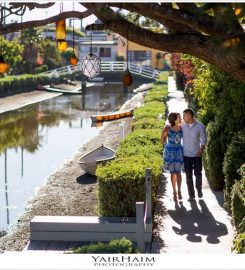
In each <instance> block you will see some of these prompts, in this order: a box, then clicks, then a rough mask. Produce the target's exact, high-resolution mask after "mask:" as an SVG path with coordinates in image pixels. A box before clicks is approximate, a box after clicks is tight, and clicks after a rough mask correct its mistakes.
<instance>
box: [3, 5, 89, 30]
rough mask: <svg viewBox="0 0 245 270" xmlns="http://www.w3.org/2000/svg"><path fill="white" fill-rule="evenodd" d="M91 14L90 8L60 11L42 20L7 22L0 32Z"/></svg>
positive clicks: (79, 17) (84, 16)
mask: <svg viewBox="0 0 245 270" xmlns="http://www.w3.org/2000/svg"><path fill="white" fill-rule="evenodd" d="M92 14H93V13H92V12H91V11H90V10H86V11H83V12H79V11H67V12H63V13H60V14H58V15H56V16H53V17H50V18H47V19H44V20H39V21H27V22H23V23H12V24H7V25H2V28H1V29H0V34H7V33H11V32H16V31H17V30H23V29H26V28H30V27H37V26H42V25H47V24H50V23H54V22H56V21H58V20H61V19H67V18H73V17H74V18H78V19H82V18H86V17H88V16H90V15H92Z"/></svg>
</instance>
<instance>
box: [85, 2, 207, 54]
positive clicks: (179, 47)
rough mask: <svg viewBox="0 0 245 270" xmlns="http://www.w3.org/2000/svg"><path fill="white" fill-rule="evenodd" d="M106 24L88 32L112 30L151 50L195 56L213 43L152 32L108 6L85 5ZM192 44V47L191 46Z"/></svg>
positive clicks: (95, 26) (91, 26)
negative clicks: (208, 44) (207, 44)
mask: <svg viewBox="0 0 245 270" xmlns="http://www.w3.org/2000/svg"><path fill="white" fill-rule="evenodd" d="M83 5H85V6H86V7H87V8H89V9H90V10H93V13H94V14H95V15H96V16H97V17H98V18H99V19H100V20H101V21H103V22H104V23H103V24H93V25H89V26H87V27H86V29H87V30H92V29H96V30H105V29H110V30H112V31H114V32H116V33H118V34H120V35H122V36H123V37H125V38H127V39H128V40H130V41H133V42H135V43H138V44H141V45H143V46H146V47H149V48H155V49H159V50H161V51H168V52H179V51H182V52H184V53H188V54H193V53H194V52H195V50H196V47H198V48H199V49H200V50H201V48H202V47H203V46H204V44H205V43H207V42H211V40H212V39H211V38H210V37H208V36H201V35H195V34H193V35H191V34H179V35H177V34H176V35H171V34H159V33H154V32H152V31H150V30H147V29H144V28H141V27H138V26H136V25H135V24H133V23H130V22H128V21H127V20H126V19H124V18H123V17H122V16H120V15H119V14H118V13H115V12H114V11H112V10H111V9H110V8H109V7H108V6H106V5H103V4H98V3H96V4H91V3H88V4H87V3H86V4H83ZM108 18H110V20H109V19H108ZM190 44H192V46H190Z"/></svg>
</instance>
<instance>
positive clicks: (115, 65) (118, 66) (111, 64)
mask: <svg viewBox="0 0 245 270" xmlns="http://www.w3.org/2000/svg"><path fill="white" fill-rule="evenodd" d="M81 64H82V63H81V62H79V63H78V64H77V65H68V66H64V67H60V68H57V69H54V70H49V71H46V72H44V73H43V74H44V75H48V76H51V77H59V76H60V75H65V74H72V73H75V72H81V70H82V69H81ZM126 68H127V62H123V61H102V62H101V71H102V72H111V71H124V70H125V69H126ZM129 70H130V72H132V73H134V74H139V75H141V76H144V77H147V78H153V79H157V78H158V77H159V74H160V72H159V71H158V70H156V69H153V68H152V67H149V66H142V65H139V64H134V63H129Z"/></svg>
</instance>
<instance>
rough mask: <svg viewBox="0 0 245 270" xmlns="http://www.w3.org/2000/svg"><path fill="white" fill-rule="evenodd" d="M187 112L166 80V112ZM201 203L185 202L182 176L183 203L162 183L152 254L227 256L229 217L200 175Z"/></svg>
mask: <svg viewBox="0 0 245 270" xmlns="http://www.w3.org/2000/svg"><path fill="white" fill-rule="evenodd" d="M185 108H187V104H186V102H185V100H184V96H183V92H181V91H178V90H176V88H175V82H174V80H173V78H172V77H170V78H169V101H168V109H169V112H172V111H177V112H181V113H182V111H183V110H184V109H185ZM203 174H204V175H203V195H204V196H203V199H201V200H200V199H198V198H197V199H196V200H195V201H194V202H192V203H190V202H188V193H187V186H186V178H185V175H184V174H183V175H182V176H183V182H182V183H183V184H182V195H183V200H181V201H179V202H177V203H175V202H174V201H173V199H172V197H173V195H172V187H171V180H170V175H169V174H165V177H166V181H165V180H163V181H162V182H161V188H160V190H159V194H158V203H157V209H158V211H157V212H158V213H157V217H156V218H157V220H158V224H159V226H158V228H160V230H159V231H158V237H157V239H155V241H154V242H153V243H152V250H151V252H152V253H165V252H166V253H189V254H191V253H230V252H231V246H232V239H233V234H234V230H233V227H232V225H231V223H230V220H231V219H230V217H229V215H228V214H227V212H226V211H225V210H224V208H223V207H222V204H223V193H222V192H212V191H211V189H210V187H209V184H208V182H207V179H206V176H205V173H204V171H203ZM196 197H197V196H196Z"/></svg>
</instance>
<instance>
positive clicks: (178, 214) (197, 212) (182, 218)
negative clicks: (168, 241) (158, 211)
mask: <svg viewBox="0 0 245 270" xmlns="http://www.w3.org/2000/svg"><path fill="white" fill-rule="evenodd" d="M199 206H200V208H199V207H198V205H197V202H196V201H195V200H194V201H193V202H191V210H189V211H187V209H186V208H185V206H184V204H183V202H180V203H179V204H178V203H176V204H175V209H176V210H175V211H174V210H169V211H168V213H169V215H170V216H171V218H172V219H173V220H174V221H175V222H176V223H178V224H179V225H180V228H178V227H176V226H173V227H172V228H173V230H174V232H175V233H176V234H179V235H187V237H186V238H187V240H188V241H190V242H201V241H202V237H201V236H200V235H203V236H206V240H207V242H208V243H210V244H218V243H219V242H220V240H219V237H221V236H224V235H226V234H228V230H227V227H226V225H225V224H224V223H221V222H219V221H217V220H216V219H215V218H214V216H213V215H212V213H211V212H210V211H209V209H208V207H207V205H206V203H205V202H204V200H199Z"/></svg>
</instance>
